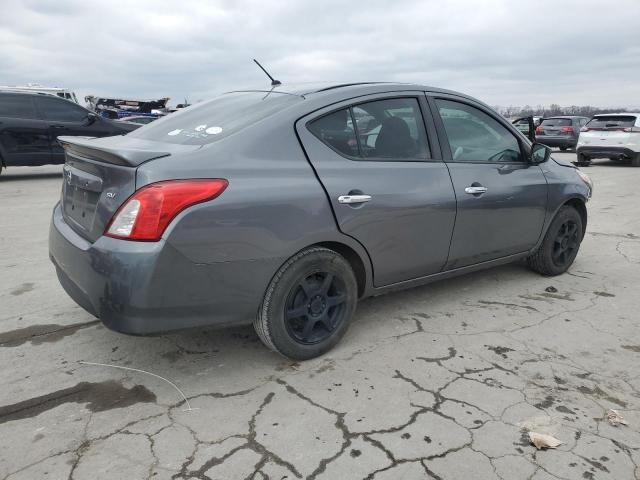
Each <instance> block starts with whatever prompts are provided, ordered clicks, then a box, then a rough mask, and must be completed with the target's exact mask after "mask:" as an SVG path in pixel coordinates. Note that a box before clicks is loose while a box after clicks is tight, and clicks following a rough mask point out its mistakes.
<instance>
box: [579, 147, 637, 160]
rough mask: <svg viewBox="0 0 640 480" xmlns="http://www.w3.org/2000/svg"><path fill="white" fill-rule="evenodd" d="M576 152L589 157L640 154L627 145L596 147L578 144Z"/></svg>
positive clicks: (632, 155)
mask: <svg viewBox="0 0 640 480" xmlns="http://www.w3.org/2000/svg"><path fill="white" fill-rule="evenodd" d="M576 153H577V154H578V155H584V156H585V157H589V158H611V157H619V156H620V155H623V156H625V157H627V158H635V156H636V155H640V153H639V152H636V151H634V150H632V149H630V148H627V147H614V146H607V147H596V146H589V145H579V146H578V148H577V150H576Z"/></svg>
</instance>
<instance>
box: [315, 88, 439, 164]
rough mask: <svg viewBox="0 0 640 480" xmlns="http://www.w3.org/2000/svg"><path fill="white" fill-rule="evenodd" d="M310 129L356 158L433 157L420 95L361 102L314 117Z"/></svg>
mask: <svg viewBox="0 0 640 480" xmlns="http://www.w3.org/2000/svg"><path fill="white" fill-rule="evenodd" d="M309 130H310V131H311V132H312V133H313V134H314V135H315V136H316V137H318V138H319V139H320V140H322V141H323V142H325V143H326V144H327V145H329V146H330V147H331V148H333V149H334V150H336V151H338V152H339V153H342V154H344V155H347V156H349V157H354V158H355V159H362V160H383V161H414V160H425V159H430V158H431V153H430V150H429V142H428V140H427V133H426V129H425V126H424V120H423V118H422V112H421V110H420V105H419V103H418V100H417V99H416V98H389V99H384V100H376V101H372V102H366V103H360V104H357V105H354V106H352V107H351V108H345V109H342V110H338V111H337V112H333V113H331V114H329V115H325V116H323V117H320V118H319V119H317V120H314V121H312V122H311V123H310V124H309Z"/></svg>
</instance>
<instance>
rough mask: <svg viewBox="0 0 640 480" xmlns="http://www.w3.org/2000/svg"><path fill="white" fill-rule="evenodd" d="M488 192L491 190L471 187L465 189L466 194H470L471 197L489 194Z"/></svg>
mask: <svg viewBox="0 0 640 480" xmlns="http://www.w3.org/2000/svg"><path fill="white" fill-rule="evenodd" d="M488 190H489V189H488V188H487V187H478V186H471V187H467V188H465V189H464V192H465V193H468V194H469V195H481V194H483V193H487V191H488Z"/></svg>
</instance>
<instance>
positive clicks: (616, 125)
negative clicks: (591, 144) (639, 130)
mask: <svg viewBox="0 0 640 480" xmlns="http://www.w3.org/2000/svg"><path fill="white" fill-rule="evenodd" d="M635 123H636V117H635V116H634V115H601V116H598V117H593V118H592V119H591V121H590V122H589V123H587V126H588V127H589V128H594V129H595V128H598V129H603V130H608V129H620V128H628V127H633V126H634V125H635Z"/></svg>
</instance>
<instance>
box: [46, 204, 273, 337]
mask: <svg viewBox="0 0 640 480" xmlns="http://www.w3.org/2000/svg"><path fill="white" fill-rule="evenodd" d="M49 256H50V258H51V260H52V262H53V264H54V265H55V267H56V273H57V275H58V279H59V281H60V284H61V285H62V287H63V288H64V290H65V291H66V292H67V293H68V294H69V296H70V297H71V298H72V299H73V300H74V301H75V302H76V303H77V304H78V305H80V306H81V307H82V308H84V309H85V310H87V311H88V312H89V313H91V314H92V315H94V316H96V317H98V318H100V319H101V320H102V322H103V323H104V324H105V325H106V326H107V327H109V328H110V329H112V330H116V331H119V332H122V333H128V334H134V335H144V334H152V333H161V332H166V331H172V330H180V329H184V328H191V327H197V326H226V325H238V324H249V323H251V322H252V321H253V319H254V318H255V315H256V313H257V311H258V308H259V306H260V303H261V301H262V296H263V294H264V291H265V289H266V285H267V283H268V281H269V280H270V278H271V275H273V272H274V271H275V270H277V268H278V266H279V265H278V264H277V261H276V260H270V261H252V262H244V261H242V262H239V261H238V262H221V263H214V264H198V263H194V262H192V261H190V260H189V259H187V258H186V257H185V256H184V255H182V254H181V253H180V252H179V251H178V250H177V249H175V248H174V247H173V246H172V245H171V244H170V243H168V242H167V241H165V240H161V241H159V242H129V241H124V240H118V239H113V238H109V237H100V238H99V239H98V240H97V241H96V242H95V243H90V242H88V241H87V240H85V239H84V238H82V237H81V236H79V235H78V234H77V233H76V232H75V231H74V230H72V229H71V228H70V227H69V225H67V223H66V222H65V220H64V218H63V217H62V212H61V210H60V207H59V205H57V206H56V207H55V209H54V212H53V216H52V220H51V226H50V232H49Z"/></svg>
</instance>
